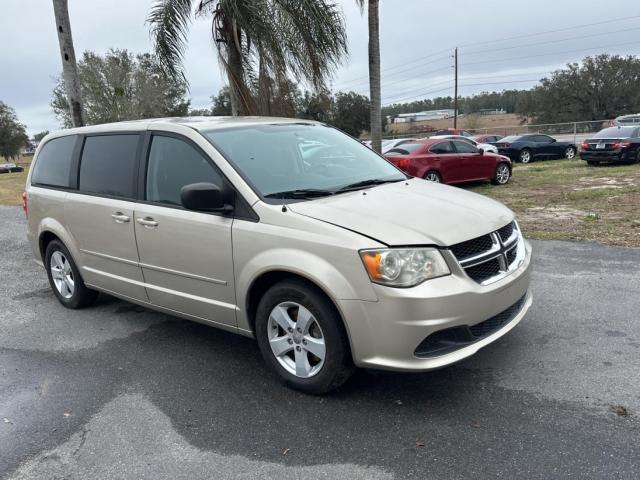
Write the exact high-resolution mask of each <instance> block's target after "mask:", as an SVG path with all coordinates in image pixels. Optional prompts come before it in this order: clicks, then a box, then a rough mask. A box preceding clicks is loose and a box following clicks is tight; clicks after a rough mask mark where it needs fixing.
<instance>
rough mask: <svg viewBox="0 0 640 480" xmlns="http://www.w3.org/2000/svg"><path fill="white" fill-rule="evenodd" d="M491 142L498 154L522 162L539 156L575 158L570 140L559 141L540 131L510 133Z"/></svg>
mask: <svg viewBox="0 0 640 480" xmlns="http://www.w3.org/2000/svg"><path fill="white" fill-rule="evenodd" d="M493 144H494V145H495V146H497V147H498V153H499V154H500V155H505V156H507V157H509V158H510V159H511V160H513V161H515V162H522V163H529V162H531V161H533V160H535V159H539V158H575V156H576V152H577V151H578V149H577V148H576V146H575V145H574V144H573V143H571V142H560V141H558V140H556V139H555V138H553V137H550V136H549V135H542V134H540V133H528V134H526V135H510V136H508V137H504V138H503V139H501V140H500V141H498V142H494V143H493Z"/></svg>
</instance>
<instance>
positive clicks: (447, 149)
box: [430, 142, 453, 153]
mask: <svg viewBox="0 0 640 480" xmlns="http://www.w3.org/2000/svg"><path fill="white" fill-rule="evenodd" d="M430 150H431V153H453V146H452V144H451V142H440V143H436V144H435V145H434V146H433V147H431V149H430Z"/></svg>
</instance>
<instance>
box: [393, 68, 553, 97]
mask: <svg viewBox="0 0 640 480" xmlns="http://www.w3.org/2000/svg"><path fill="white" fill-rule="evenodd" d="M549 73H552V72H550V71H548V70H545V71H541V72H524V73H514V74H503V75H483V76H473V77H460V78H459V79H460V80H462V81H465V80H487V79H491V78H504V77H521V76H523V75H545V74H549ZM538 80H541V79H540V78H538ZM506 81H507V80H505V82H506ZM452 82H453V80H452V79H448V80H444V81H442V82H436V83H430V84H429V86H430V87H435V86H438V85H443V84H447V83H452ZM495 83H500V82H495ZM423 88H424V86H422V87H418V88H412V89H409V90H403V91H401V92H399V93H395V94H394V95H390V96H387V97H386V100H389V99H393V98H398V97H406V96H407V95H409V94H413V93H414V92H420V91H422V89H423Z"/></svg>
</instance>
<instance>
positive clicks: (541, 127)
mask: <svg viewBox="0 0 640 480" xmlns="http://www.w3.org/2000/svg"><path fill="white" fill-rule="evenodd" d="M612 122H613V120H587V121H582V122H566V123H541V124H526V123H523V124H519V125H507V126H495V127H484V128H476V129H468V128H461V130H466V131H469V132H471V133H474V134H475V135H489V134H493V135H502V136H505V137H506V136H508V135H522V134H525V133H543V134H546V135H551V136H553V137H554V138H556V139H557V140H562V141H571V142H573V143H575V144H579V143H581V142H582V141H583V140H586V139H587V138H589V137H591V136H592V135H593V134H594V133H597V132H599V131H600V130H602V129H603V128H606V127H609V126H611V125H612ZM435 131H436V130H435V129H433V130H431V131H429V130H425V131H420V132H413V133H405V134H396V135H386V136H383V138H384V139H385V140H387V139H394V138H423V137H428V136H429V135H433V133H434V132H435Z"/></svg>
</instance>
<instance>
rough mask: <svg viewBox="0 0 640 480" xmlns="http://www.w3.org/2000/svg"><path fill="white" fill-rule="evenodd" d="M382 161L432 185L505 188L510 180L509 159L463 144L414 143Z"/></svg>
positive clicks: (393, 152)
mask: <svg viewBox="0 0 640 480" xmlns="http://www.w3.org/2000/svg"><path fill="white" fill-rule="evenodd" d="M385 158H386V159H387V160H388V161H390V162H391V163H393V164H394V165H395V166H396V167H398V168H400V169H401V170H403V171H405V172H406V173H408V174H409V175H412V176H414V177H420V178H424V179H426V180H431V181H433V182H442V183H462V182H473V181H478V180H491V181H492V182H493V183H495V184H497V185H504V184H505V183H507V182H508V181H509V179H510V178H511V160H510V159H509V158H508V157H504V156H502V155H496V154H493V153H485V152H483V151H482V150H478V149H477V148H476V147H474V146H473V145H472V144H471V143H469V142H466V141H464V140H455V139H453V140H452V139H446V138H441V139H425V140H416V141H415V142H411V143H405V144H404V145H401V146H399V147H397V148H393V149H391V150H389V151H388V152H387V153H386V154H385Z"/></svg>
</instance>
